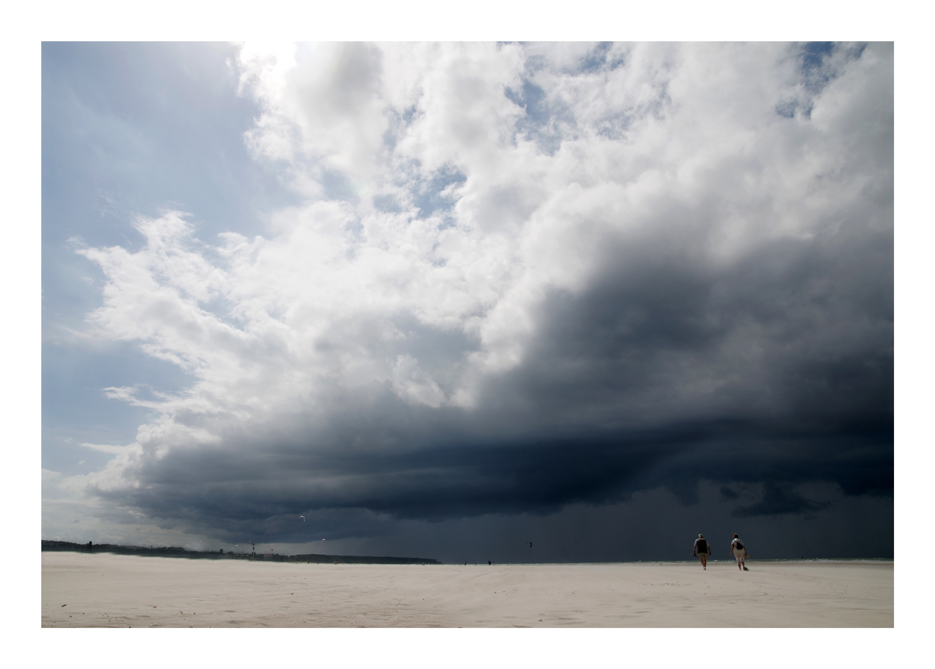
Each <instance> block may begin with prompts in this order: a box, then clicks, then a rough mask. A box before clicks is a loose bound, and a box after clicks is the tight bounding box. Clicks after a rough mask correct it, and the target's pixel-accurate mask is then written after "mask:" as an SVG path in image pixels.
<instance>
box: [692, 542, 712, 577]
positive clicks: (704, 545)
mask: <svg viewBox="0 0 935 669" xmlns="http://www.w3.org/2000/svg"><path fill="white" fill-rule="evenodd" d="M710 553H711V546H709V545H708V541H707V539H705V538H704V535H703V534H699V535H698V538H697V539H695V545H694V546H692V557H697V558H698V559H699V560H701V566H702V568H703V569H707V568H708V555H709V554H710Z"/></svg>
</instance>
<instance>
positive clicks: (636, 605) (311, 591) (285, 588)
mask: <svg viewBox="0 0 935 669" xmlns="http://www.w3.org/2000/svg"><path fill="white" fill-rule="evenodd" d="M749 567H750V571H748V572H739V571H738V570H737V567H736V565H735V564H734V562H733V561H731V562H729V563H728V562H721V563H713V564H712V563H709V564H708V570H707V571H703V570H702V569H701V566H700V565H699V564H698V563H693V564H685V563H666V564H659V563H643V564H595V565H589V564H580V565H494V566H488V565H486V564H485V565H477V566H473V565H469V566H462V565H426V566H420V565H412V566H410V565H399V566H397V565H328V564H289V563H263V562H245V561H236V560H230V561H228V560H219V561H209V560H186V559H178V558H150V557H131V556H120V555H110V554H96V555H87V554H81V553H67V552H62V553H53V552H49V553H43V554H42V626H43V627H127V626H131V627H892V626H893V563H892V562H886V563H877V562H872V563H871V562H855V563H840V562H838V563H821V562H818V563H815V562H769V563H760V564H758V563H756V562H755V561H751V562H750V563H749Z"/></svg>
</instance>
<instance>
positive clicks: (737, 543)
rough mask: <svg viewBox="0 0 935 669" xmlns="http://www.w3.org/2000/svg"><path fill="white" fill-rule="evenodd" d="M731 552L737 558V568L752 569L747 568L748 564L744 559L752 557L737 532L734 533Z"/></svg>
mask: <svg viewBox="0 0 935 669" xmlns="http://www.w3.org/2000/svg"><path fill="white" fill-rule="evenodd" d="M730 554H731V555H733V556H734V558H735V559H736V560H737V569H741V570H743V571H750V570H749V569H747V565H745V564H744V561H745V560H746V559H747V558H748V557H750V556H749V555H747V547H746V546H744V545H743V542H742V541H741V540H740V537H738V536H737V535H736V534H735V535H734V540H733V541H731V542H730Z"/></svg>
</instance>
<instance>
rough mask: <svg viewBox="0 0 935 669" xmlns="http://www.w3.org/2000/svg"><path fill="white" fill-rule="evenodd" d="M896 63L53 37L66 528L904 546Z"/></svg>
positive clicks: (54, 291)
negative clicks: (896, 397) (300, 520)
mask: <svg viewBox="0 0 935 669" xmlns="http://www.w3.org/2000/svg"><path fill="white" fill-rule="evenodd" d="M892 57H893V54H892V45H888V44H869V45H868V44H835V45H831V44H822V45H806V44H794V43H769V44H766V43H761V44H747V45H743V44H717V43H714V44H636V45H634V44H604V43H594V44H583V43H582V44H579V43H561V44H554V43H553V44H495V43H465V44H452V43H441V44H389V45H377V44H369V43H356V44H341V43H335V44H300V45H297V46H294V47H293V46H292V45H289V44H286V43H280V44H276V45H275V48H269V47H268V46H263V45H253V44H246V45H219V44H198V43H190V44H145V43H144V44H119V43H118V44H99V43H46V44H44V46H43V61H42V105H43V106H42V133H43V144H42V253H43V276H42V284H43V322H42V327H43V363H42V374H43V377H42V378H43V412H42V418H43V431H42V440H43V455H42V466H43V470H44V498H43V499H44V501H43V538H59V539H67V540H74V541H86V540H88V539H93V540H95V541H98V542H100V541H112V542H119V543H140V544H149V543H175V544H184V545H189V546H199V545H205V544H211V545H212V546H223V547H225V548H228V549H229V548H232V547H234V546H235V545H236V544H237V543H239V541H241V540H243V539H246V538H253V539H255V540H263V541H266V542H268V543H270V544H274V545H275V546H277V547H279V548H280V549H281V550H286V551H289V550H291V551H299V550H307V547H308V546H312V545H314V547H315V549H317V550H323V548H322V546H321V544H320V543H319V542H320V540H321V539H322V538H327V539H328V540H329V542H328V544H327V545H328V550H329V551H333V552H358V553H362V552H363V553H373V552H378V553H380V554H406V555H419V556H426V557H437V558H439V559H443V560H449V561H458V560H460V559H462V557H463V558H464V559H467V560H483V559H489V558H488V557H485V556H495V557H493V559H497V560H498V561H515V560H523V559H540V560H589V559H592V560H622V559H657V558H659V559H669V558H671V557H676V556H680V555H681V552H682V543H684V540H685V538H686V537H687V538H691V537H693V536H694V535H695V534H697V532H698V531H704V532H705V533H706V535H707V536H710V535H711V534H713V533H714V531H720V532H722V533H725V535H728V534H730V535H732V533H733V532H734V531H738V529H739V530H740V531H741V533H742V534H747V535H751V534H752V535H753V536H754V537H755V539H756V540H757V541H759V542H760V546H761V547H762V550H763V551H764V552H765V553H766V554H769V555H772V556H775V557H798V556H800V555H802V554H809V555H811V556H821V557H830V556H844V557H861V556H863V557H866V556H874V557H888V556H891V555H892V533H893V496H892V495H893V473H892V472H893V154H892V146H893V98H892V95H893V60H892ZM300 514H302V515H305V516H306V517H307V518H308V519H309V520H308V522H307V523H305V524H303V525H301V526H297V525H295V522H294V521H295V519H296V518H297V517H298V515H300ZM672 518H677V519H678V520H677V521H675V522H674V524H673V521H672V520H671V519H672ZM608 525H612V526H614V527H617V528H619V530H620V531H619V533H618V535H617V536H615V537H607V535H606V532H604V531H603V530H602V529H601V528H604V527H607V526H608ZM701 525H703V526H704V527H705V528H709V529H698V530H696V529H694V528H696V527H698V526H701ZM738 526H739V527H738ZM867 528H870V530H871V531H870V534H871V536H872V537H874V538H873V540H872V541H870V542H868V541H867V540H866V539H865V538H864V537H862V536H861V532H864V531H866V530H867ZM630 533H634V534H635V533H639V534H641V535H643V536H648V537H651V539H650V540H648V541H646V542H645V543H643V542H641V543H640V545H639V546H634V545H633V543H632V542H631V541H628V540H627V538H626V537H627V535H629V534H630ZM248 534H249V537H247V535H248ZM528 540H533V541H534V544H535V545H536V546H537V547H538V548H537V550H538V551H539V552H538V553H537V554H536V555H535V556H533V557H529V555H528V554H527V553H525V552H523V551H522V550H520V549H521V548H525V547H526V546H527V544H528ZM199 542H200V543H199ZM648 546H654V547H656V551H657V552H658V553H659V554H658V555H656V554H653V555H650V554H649V553H646V550H647V547H648ZM761 554H762V553H761Z"/></svg>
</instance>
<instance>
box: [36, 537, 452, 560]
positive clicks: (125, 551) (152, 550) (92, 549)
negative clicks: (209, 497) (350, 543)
mask: <svg viewBox="0 0 935 669" xmlns="http://www.w3.org/2000/svg"><path fill="white" fill-rule="evenodd" d="M42 550H43V551H71V552H76V553H115V554H117V555H142V556H147V557H180V558H188V559H192V560H257V561H266V562H270V561H272V562H312V563H320V564H332V563H334V564H441V562H439V561H438V560H431V559H428V558H401V557H372V556H369V555H317V554H311V553H309V554H303V555H279V554H278V553H225V552H224V550H223V549H221V550H219V551H217V552H210V551H190V550H188V549H186V548H181V547H179V546H158V547H152V546H151V547H148V548H147V547H146V546H116V545H114V544H95V543H92V542H90V541H89V542H88V543H86V544H76V543H72V542H70V541H46V540H45V539H43V540H42Z"/></svg>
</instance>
